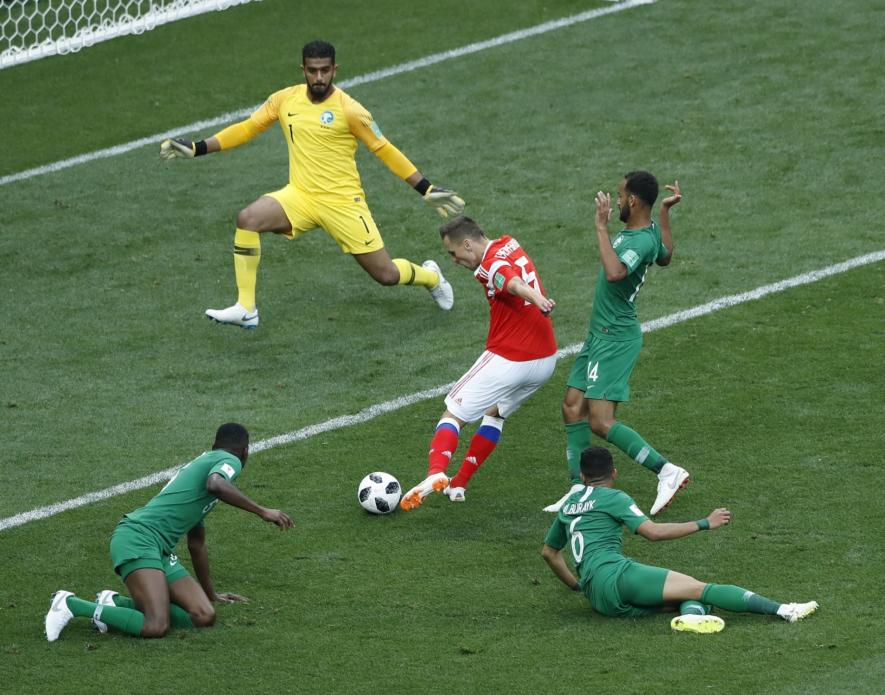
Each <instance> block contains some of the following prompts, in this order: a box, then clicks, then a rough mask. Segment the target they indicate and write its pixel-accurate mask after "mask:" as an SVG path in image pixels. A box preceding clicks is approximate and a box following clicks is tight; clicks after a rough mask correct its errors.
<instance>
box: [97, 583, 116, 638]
mask: <svg viewBox="0 0 885 695" xmlns="http://www.w3.org/2000/svg"><path fill="white" fill-rule="evenodd" d="M116 595H117V592H116V591H114V590H113V589H105V590H104V591H99V592H98V593H97V594H96V595H95V602H96V603H97V604H98V605H99V606H116V605H117V604H116V603H114V596H116ZM96 613H98V611H96ZM92 624H93V625H94V626H95V629H96V630H98V631H99V632H100V633H101V634H105V633H106V632H107V631H108V626H107V624H105V623H103V622H102V621H101V620H99V619H98V618H96V617H95V616H94V615H93V616H92Z"/></svg>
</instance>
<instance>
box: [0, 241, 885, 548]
mask: <svg viewBox="0 0 885 695" xmlns="http://www.w3.org/2000/svg"><path fill="white" fill-rule="evenodd" d="M883 260H885V249H883V250H881V251H874V252H873V253H868V254H865V255H863V256H857V257H856V258H852V259H850V260H847V261H844V262H842V263H836V264H835V265H830V266H827V267H826V268H821V269H819V270H812V271H810V272H807V273H803V274H801V275H796V276H795V277H792V278H787V279H786V280H780V281H778V282H773V283H771V284H770V285H763V286H762V287H757V288H756V289H754V290H750V291H749V292H742V293H740V294H730V295H726V296H724V297H719V298H718V299H714V300H713V301H712V302H707V303H706V304H701V305H699V306H696V307H694V308H692V309H686V310H684V311H677V312H675V313H673V314H668V315H667V316H662V317H661V318H658V319H654V320H652V321H646V322H645V323H643V324H642V331H643V333H650V332H652V331H657V330H660V329H662V328H669V327H670V326H674V325H676V324H678V323H683V322H685V321H689V320H691V319H694V318H698V317H700V316H706V315H707V314H712V313H714V312H716V311H720V310H722V309H728V308H730V307H733V306H737V305H738V304H744V303H746V302H751V301H755V300H757V299H761V298H762V297H766V296H768V295H770V294H776V293H778V292H783V291H784V290H788V289H791V288H793V287H799V286H800V285H808V284H810V283H813V282H818V281H819V280H823V279H825V278H828V277H830V276H832V275H837V274H839V273H844V272H846V271H848V270H852V269H853V268H859V267H861V266H865V265H869V264H871V263H878V262H879V261H883ZM582 345H583V344H582V343H575V344H574V345H569V346H568V347H564V348H562V349H561V350H560V351H559V352H558V353H557V354H558V357H568V356H570V355H574V354H576V353H577V352H578V351H579V350H580V349H581V346H582ZM454 384H455V382H454V381H453V382H451V383H448V384H443V385H442V386H437V387H436V388H432V389H427V390H426V391H418V392H417V393H412V394H409V395H407V396H400V397H399V398H394V399H393V400H391V401H385V402H383V403H377V404H375V405H372V406H369V407H368V408H365V409H364V410H361V411H360V412H358V413H356V414H355V415H342V416H340V417H336V418H332V419H331V420H326V421H325V422H320V423H318V424H316V425H308V426H307V427H302V428H301V429H299V430H295V431H293V432H288V433H286V434H280V435H277V436H276V437H270V438H269V439H262V440H260V441H257V442H255V443H254V444H252V445H251V446H250V447H249V451H250V453H252V454H256V453H258V452H260V451H265V450H267V449H274V448H276V447H278V446H284V445H286V444H292V443H293V442H300V441H302V440H304V439H309V438H311V437H314V436H316V435H318V434H322V433H323V432H330V431H332V430H337V429H342V428H344V427H351V426H352V425H359V424H361V423H363V422H367V421H368V420H373V419H375V418H376V417H379V416H381V415H384V414H386V413H392V412H394V411H396V410H400V409H402V408H405V407H407V406H410V405H413V404H415V403H419V402H421V401H424V400H427V399H428V398H436V397H439V396H442V395H444V394H446V393H448V391H449V389H450V388H451V387H452V386H453V385H454ZM179 468H181V465H178V466H174V467H172V468H167V469H166V470H164V471H160V472H159V473H152V474H151V475H147V476H145V477H144V478H139V479H138V480H132V481H130V482H128V483H120V484H119V485H114V486H113V487H109V488H105V489H104V490H98V491H97V492H90V493H88V494H86V495H82V496H80V497H75V498H74V499H70V500H66V501H64V502H58V503H56V504H50V505H49V506H46V507H38V508H36V509H32V510H31V511H29V512H22V513H21V514H16V515H15V516H10V517H7V518H5V519H0V531H5V530H6V529H10V528H14V527H16V526H23V525H24V524H27V523H30V522H32V521H39V520H40V519H46V518H47V517H50V516H55V515H56V514H61V513H62V512H64V511H67V510H69V509H77V508H78V507H84V506H86V505H87V504H91V503H93V502H100V501H102V500H106V499H109V498H111V497H116V496H117V495H123V494H126V493H127V492H133V491H135V490H141V489H142V488H146V487H150V486H151V485H156V484H157V483H161V482H163V481H165V480H168V479H169V478H171V477H172V475H173V474H174V473H175V471H177V470H178V469H179Z"/></svg>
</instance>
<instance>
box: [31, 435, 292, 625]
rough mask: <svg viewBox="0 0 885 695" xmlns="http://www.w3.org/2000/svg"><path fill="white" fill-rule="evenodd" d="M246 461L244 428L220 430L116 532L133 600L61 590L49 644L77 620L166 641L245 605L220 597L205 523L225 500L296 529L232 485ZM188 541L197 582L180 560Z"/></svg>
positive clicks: (114, 555) (114, 550)
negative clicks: (221, 609)
mask: <svg viewBox="0 0 885 695" xmlns="http://www.w3.org/2000/svg"><path fill="white" fill-rule="evenodd" d="M248 455H249V433H248V432H247V431H246V428H245V427H243V426H242V425H238V424H236V423H228V424H225V425H222V426H221V427H219V428H218V431H217V432H216V434H215V443H214V444H213V445H212V450H211V451H207V452H206V453H204V454H202V455H201V456H199V457H197V458H196V459H194V460H193V461H191V462H190V463H188V464H187V465H185V466H184V467H183V468H181V470H179V471H178V472H177V473H176V474H175V476H174V477H173V478H172V480H170V481H169V482H168V483H167V484H166V486H165V487H164V488H163V489H162V490H160V492H159V493H158V494H157V495H156V496H155V497H154V498H153V499H152V500H151V501H150V502H148V503H147V504H146V505H145V506H144V507H142V508H141V509H136V510H135V511H134V512H130V513H129V514H125V515H124V516H123V519H122V521H120V523H119V524H118V525H117V528H116V529H115V530H114V533H113V535H112V536H111V560H112V561H113V563H114V570H115V571H116V572H117V574H119V575H120V577H121V578H122V579H123V582H124V583H125V584H126V588H127V589H128V590H129V594H130V596H131V598H130V597H128V596H121V595H120V594H118V593H117V592H115V591H112V590H110V589H106V590H105V591H102V592H101V593H99V594H98V597H97V599H96V601H95V602H92V601H86V600H84V599H81V598H77V597H76V596H74V594H73V593H71V592H70V591H58V592H56V594H55V595H54V596H53V598H52V604H51V606H50V608H49V612H48V613H47V614H46V639H48V640H49V641H50V642H54V641H55V640H57V639H58V636H59V634H61V631H62V630H63V629H64V627H65V625H67V624H68V622H70V620H71V618H73V617H74V616H77V617H81V618H91V619H92V622H93V624H94V625H95V626H96V627H97V628H98V629H99V631H101V632H107V630H108V627H112V628H114V629H116V630H119V631H121V632H125V633H126V634H128V635H133V636H134V637H163V636H164V635H165V634H166V633H167V632H169V628H170V627H188V628H190V627H208V626H210V625H212V624H213V623H214V622H215V609H214V608H213V606H212V603H213V602H221V603H234V602H236V603H245V602H247V601H248V599H247V598H245V597H244V596H239V595H237V594H228V593H224V594H217V593H215V588H214V587H213V585H212V579H211V577H210V576H209V556H208V554H207V553H206V543H205V540H206V532H205V529H204V527H203V518H204V517H205V516H206V514H208V513H209V512H210V511H212V508H213V507H214V506H215V505H216V504H217V503H218V500H221V501H222V502H227V503H228V504H230V505H233V506H234V507H239V508H240V509H244V510H246V511H247V512H252V513H253V514H256V515H257V516H260V517H261V518H262V519H264V520H265V521H268V522H270V523H272V524H276V525H277V526H279V527H280V529H282V530H286V529H290V528H292V519H290V518H289V516H288V515H287V514H286V513H285V512H282V511H280V510H279V509H268V508H266V507H262V506H260V505H258V504H256V503H255V502H253V501H252V500H250V499H249V498H248V497H246V495H244V494H243V493H242V492H240V491H239V490H238V489H237V488H236V487H234V486H233V485H232V483H233V481H234V480H235V479H236V478H237V477H238V476H239V475H240V473H241V472H242V469H243V467H244V466H245V465H246V458H247V457H248ZM185 534H187V547H188V550H189V551H190V555H191V561H192V562H193V566H194V571H195V572H196V574H197V579H198V580H199V583H197V582H196V581H194V579H193V578H192V577H191V576H190V575H189V574H188V573H187V570H186V569H185V568H184V567H182V566H181V563H180V562H179V561H178V558H177V557H176V556H175V554H174V551H175V546H176V545H178V541H179V540H180V539H181V537H182V536H184V535H185Z"/></svg>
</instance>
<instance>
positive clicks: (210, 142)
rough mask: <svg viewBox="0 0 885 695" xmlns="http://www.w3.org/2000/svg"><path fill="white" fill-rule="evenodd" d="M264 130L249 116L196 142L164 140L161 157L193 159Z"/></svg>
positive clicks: (249, 137)
mask: <svg viewBox="0 0 885 695" xmlns="http://www.w3.org/2000/svg"><path fill="white" fill-rule="evenodd" d="M263 131H264V129H263V128H261V127H260V126H259V125H257V124H256V123H255V121H253V120H252V119H251V118H247V119H245V120H243V121H240V122H239V123H234V124H233V125H230V126H228V127H227V128H225V129H224V130H221V131H219V132H217V133H216V134H215V135H213V136H212V137H211V138H207V139H205V140H198V141H196V142H193V141H191V140H182V139H179V138H169V139H167V140H163V142H161V143H160V157H162V158H163V159H176V158H178V157H180V158H183V159H193V158H194V157H200V156H202V155H204V154H210V153H211V152H219V151H221V150H229V149H231V148H234V147H239V146H240V145H242V144H243V143H246V142H249V140H251V139H252V138H254V137H255V136H256V135H258V134H260V133H262V132H263Z"/></svg>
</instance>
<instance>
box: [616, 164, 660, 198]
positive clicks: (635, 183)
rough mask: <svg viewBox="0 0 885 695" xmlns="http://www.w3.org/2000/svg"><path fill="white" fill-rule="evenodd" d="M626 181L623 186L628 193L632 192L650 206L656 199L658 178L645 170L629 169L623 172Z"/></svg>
mask: <svg viewBox="0 0 885 695" xmlns="http://www.w3.org/2000/svg"><path fill="white" fill-rule="evenodd" d="M624 179H625V180H626V181H627V185H626V187H625V189H626V191H627V192H628V193H632V194H633V195H635V196H637V197H638V198H639V199H640V200H642V201H643V202H644V203H645V204H646V205H648V206H649V207H651V206H652V205H654V204H655V201H656V200H657V199H658V180H657V179H656V178H655V177H654V175H653V174H650V173H649V172H647V171H641V170H639V171H631V172H630V173H629V174H624Z"/></svg>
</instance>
